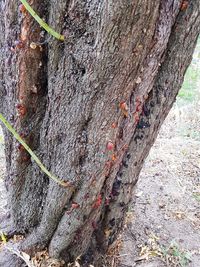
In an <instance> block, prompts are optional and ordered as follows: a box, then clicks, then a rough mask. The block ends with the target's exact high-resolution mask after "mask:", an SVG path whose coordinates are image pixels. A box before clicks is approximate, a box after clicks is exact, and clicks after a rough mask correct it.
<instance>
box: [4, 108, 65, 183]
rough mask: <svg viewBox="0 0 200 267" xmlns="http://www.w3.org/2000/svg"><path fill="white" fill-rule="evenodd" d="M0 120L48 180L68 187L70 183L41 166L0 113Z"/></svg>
mask: <svg viewBox="0 0 200 267" xmlns="http://www.w3.org/2000/svg"><path fill="white" fill-rule="evenodd" d="M0 120H1V121H2V123H3V124H4V125H5V126H6V128H7V129H8V130H9V131H10V132H11V133H12V135H13V136H14V137H15V138H16V139H17V141H18V142H19V143H20V144H21V145H22V146H23V147H24V148H25V149H26V151H27V152H28V153H29V154H30V155H31V157H32V159H33V160H34V161H35V162H36V163H37V165H38V166H39V167H40V169H41V170H42V171H43V172H44V173H45V174H46V175H48V177H49V178H51V179H52V180H54V181H55V182H56V183H58V184H59V185H62V186H64V187H69V186H70V183H69V182H66V181H62V180H60V179H59V178H57V177H56V176H55V175H53V174H51V173H50V172H49V171H48V170H47V168H46V167H45V166H44V165H43V164H42V162H41V161H40V159H39V158H38V157H37V156H36V155H35V153H34V152H33V151H32V150H31V149H30V147H29V146H28V145H27V144H26V143H25V142H24V140H23V139H22V138H21V137H20V135H19V134H18V133H17V132H16V131H15V129H14V128H13V127H12V126H11V125H10V123H9V122H8V121H7V120H6V119H5V117H4V116H3V115H2V114H1V113H0Z"/></svg>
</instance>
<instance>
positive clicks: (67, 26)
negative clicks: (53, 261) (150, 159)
mask: <svg viewBox="0 0 200 267" xmlns="http://www.w3.org/2000/svg"><path fill="white" fill-rule="evenodd" d="M18 5H19V3H18V1H16V0H2V1H1V3H0V11H1V14H4V16H1V17H0V34H1V35H0V36H2V37H1V40H0V49H1V50H0V51H1V58H0V66H1V67H0V77H1V83H0V86H1V87H0V90H1V91H0V96H1V99H0V104H1V105H0V111H1V112H2V113H3V114H4V115H5V116H6V117H7V119H8V120H9V121H10V122H11V123H12V125H13V126H14V127H15V129H16V130H17V131H18V133H20V135H21V136H22V137H23V139H24V140H25V141H26V142H27V143H28V144H29V146H30V147H31V149H32V150H34V152H35V153H36V154H37V155H38V156H39V158H40V159H41V160H42V162H43V163H44V165H46V166H47V168H48V169H49V170H50V171H51V172H52V173H54V174H55V175H56V176H58V177H60V178H62V179H64V180H65V181H67V182H69V183H70V186H68V187H67V188H64V187H62V186H60V185H58V184H56V183H55V182H54V181H52V180H50V179H49V178H48V177H47V176H46V175H45V174H44V173H42V172H41V171H40V169H39V167H38V166H37V165H36V163H34V161H32V160H31V158H30V156H29V155H28V154H27V153H26V151H25V150H24V149H23V147H22V146H20V145H19V144H18V143H17V141H16V140H15V139H14V137H13V136H11V135H10V134H9V133H8V132H7V131H6V130H5V129H4V134H5V142H6V159H7V178H6V179H5V184H6V187H7V190H8V192H9V203H10V207H11V218H12V219H13V225H14V228H15V230H16V232H18V233H22V234H25V235H26V239H25V241H23V243H22V244H21V249H23V250H25V251H27V252H29V253H34V252H36V251H37V250H41V249H43V248H45V247H47V246H48V248H49V253H50V255H51V256H52V257H55V258H62V259H64V260H65V261H66V262H69V261H72V260H74V259H75V258H76V257H77V256H78V255H84V256H83V262H84V263H85V265H86V266H88V263H89V262H93V261H96V262H97V261H98V260H97V258H98V257H96V253H98V254H99V255H101V254H103V253H105V252H106V251H107V249H108V248H109V246H110V245H111V244H112V243H113V242H114V241H115V239H116V237H117V235H118V233H119V231H120V230H121V228H122V226H123V220H124V217H125V214H126V211H127V208H128V204H129V202H130V200H131V196H132V190H133V187H134V185H135V184H136V182H137V179H138V175H139V172H140V170H141V168H142V165H143V162H144V159H145V158H146V156H147V155H148V153H149V150H150V148H151V146H152V145H153V142H154V141H155V138H156V136H157V134H158V131H159V128H160V126H161V124H162V123H163V121H164V119H165V117H166V116H167V114H168V112H169V110H170V108H171V107H172V104H173V102H174V101H175V98H176V95H177V93H178V90H179V89H180V87H181V84H182V82H183V77H184V73H185V71H186V69H187V67H188V65H189V63H190V61H191V58H192V53H193V50H194V47H195V44H196V40H197V37H198V34H199V32H200V3H199V0H193V1H182V0H159V1H158V0H157V1H154V0H142V1H125V0H120V1H119V0H118V1H116V0H109V1H102V0H100V1H99V0H93V1H89V0H85V1H81V0H66V1H64V0H59V1H54V0H50V1H42V2H41V1H39V0H32V1H31V5H32V6H33V8H34V9H35V10H37V13H38V14H39V15H40V16H41V17H42V18H44V19H45V20H46V21H48V24H49V25H51V26H52V27H53V28H55V29H56V30H57V31H58V32H61V33H63V34H64V35H65V41H64V42H61V41H58V40H55V39H53V38H51V39H50V40H47V41H46V42H45V41H44V40H45V39H48V35H47V34H44V33H43V31H42V29H41V28H40V26H39V25H38V24H37V22H35V21H34V19H33V18H32V17H31V16H30V15H29V14H28V13H27V12H25V13H23V14H21V13H20V11H19V8H18ZM33 42H34V44H33ZM35 45H36V48H35ZM33 48H35V49H33ZM95 251H96V252H95ZM94 255H95V257H94ZM5 266H7V265H5ZM8 266H10V265H8ZM12 266H14V265H12ZM95 266H97V265H95ZM99 266H102V265H101V263H100V264H99Z"/></svg>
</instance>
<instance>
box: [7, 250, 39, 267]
mask: <svg viewBox="0 0 200 267" xmlns="http://www.w3.org/2000/svg"><path fill="white" fill-rule="evenodd" d="M5 249H7V250H8V251H10V252H11V253H12V254H15V255H16V256H18V257H19V258H21V259H22V260H23V261H24V262H25V263H26V265H27V266H28V267H35V266H34V265H33V264H32V263H31V261H30V256H29V255H28V254H26V253H25V252H23V251H19V250H18V249H16V248H13V247H10V246H8V245H5Z"/></svg>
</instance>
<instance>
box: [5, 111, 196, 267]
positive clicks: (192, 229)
mask: <svg viewBox="0 0 200 267" xmlns="http://www.w3.org/2000/svg"><path fill="white" fill-rule="evenodd" d="M192 112H193V109H190V110H188V111H187V110H180V109H177V107H176V108H174V109H173V110H172V112H171V113H170V115H169V116H168V119H167V120H166V122H165V123H164V125H163V127H162V130H161V133H160V134H159V137H158V138H157V141H156V143H155V145H154V147H153V148H152V150H151V152H150V155H149V157H148V158H147V160H146V162H145V166H144V168H143V171H142V173H141V175H140V179H139V182H138V184H137V187H136V189H135V196H134V198H133V201H132V205H131V207H130V210H129V212H128V216H127V224H126V228H125V230H124V233H123V234H122V240H123V242H122V248H121V251H120V253H119V255H116V256H115V257H113V266H114V262H120V264H119V266H120V267H133V266H136V267H165V266H166V267H178V266H179V267H185V266H188V267H200V129H198V127H200V126H198V125H200V123H199V121H198V120H199V119H198V118H197V116H195V119H194V116H193V115H192V114H193V113H192ZM194 112H196V109H195V111H194ZM185 114H187V118H185V116H186V115H185ZM189 116H191V118H190V117H189ZM1 136H2V133H1V132H0V177H1V179H0V216H2V215H3V214H5V213H6V192H5V189H4V187H3V181H2V177H3V175H4V173H5V161H4V153H3V140H2V138H1ZM111 265H112V264H111ZM111 267H112V266H111Z"/></svg>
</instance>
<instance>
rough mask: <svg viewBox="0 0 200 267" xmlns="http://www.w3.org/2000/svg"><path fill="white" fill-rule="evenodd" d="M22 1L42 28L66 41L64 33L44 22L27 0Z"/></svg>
mask: <svg viewBox="0 0 200 267" xmlns="http://www.w3.org/2000/svg"><path fill="white" fill-rule="evenodd" d="M20 2H21V3H22V4H23V5H24V7H25V8H26V10H27V11H28V12H29V13H30V14H31V16H32V17H33V18H34V19H35V20H36V21H37V22H38V23H39V24H40V26H41V27H42V28H44V29H45V30H46V31H47V32H48V33H49V34H51V35H52V36H54V37H55V38H57V39H58V40H60V41H64V35H62V34H59V33H57V32H56V31H54V30H53V29H52V28H51V27H49V25H48V24H47V23H46V22H44V21H43V20H42V19H41V18H40V17H39V16H38V15H37V13H36V12H35V11H34V10H33V9H32V7H31V6H30V5H29V4H28V3H27V2H26V0H20Z"/></svg>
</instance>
